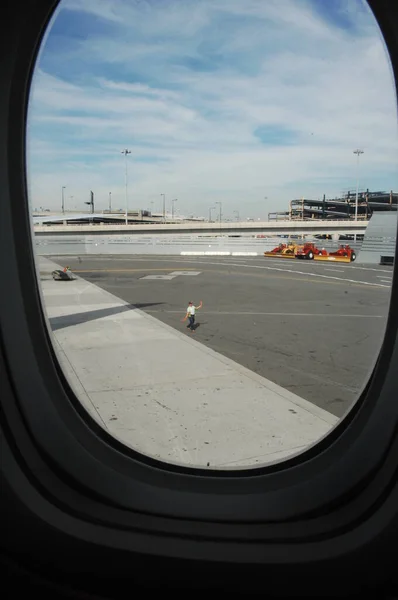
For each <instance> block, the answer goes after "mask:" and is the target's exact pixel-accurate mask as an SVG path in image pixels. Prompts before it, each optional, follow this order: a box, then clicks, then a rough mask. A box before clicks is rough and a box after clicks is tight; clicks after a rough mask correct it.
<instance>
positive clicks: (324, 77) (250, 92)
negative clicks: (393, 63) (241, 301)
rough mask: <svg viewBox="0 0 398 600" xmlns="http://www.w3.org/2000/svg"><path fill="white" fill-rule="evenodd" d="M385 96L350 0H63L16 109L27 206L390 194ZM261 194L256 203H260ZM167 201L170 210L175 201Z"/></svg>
mask: <svg viewBox="0 0 398 600" xmlns="http://www.w3.org/2000/svg"><path fill="white" fill-rule="evenodd" d="M397 139H398V138H397V118H396V101H395V93H394V89H393V82H392V77H391V70H390V65H389V61H388V58H387V54H386V51H385V49H384V44H383V41H382V40H381V37H380V34H379V31H378V28H377V25H376V23H375V20H374V18H373V15H372V14H371V13H370V11H369V9H368V7H367V4H366V3H365V2H364V1H363V0H344V1H343V0H327V1H325V0H62V1H61V2H60V5H59V7H58V10H57V12H56V14H55V15H54V18H53V20H52V23H51V25H50V26H49V28H48V31H47V35H46V37H45V39H44V40H43V43H42V47H41V51H40V55H39V57H38V60H37V64H36V70H35V75H34V79H33V84H32V89H31V98H30V106H29V118H28V155H27V159H28V178H29V188H30V199H31V204H32V207H33V208H35V207H39V206H45V207H49V208H53V209H57V208H59V207H60V203H61V188H62V186H66V193H65V198H66V206H67V207H69V208H70V209H83V208H84V207H85V205H84V202H85V201H87V200H88V199H89V192H90V190H93V191H94V192H95V197H96V205H97V208H98V209H101V208H106V207H107V205H108V197H109V192H112V204H113V206H114V207H115V208H124V206H125V188H124V157H123V155H122V154H121V150H122V149H123V148H125V147H127V148H129V149H130V150H131V155H129V156H128V170H129V188H128V191H129V194H128V196H129V207H130V208H149V209H151V208H153V210H155V211H156V210H160V209H161V204H162V199H161V194H162V193H165V194H166V203H167V208H168V209H170V206H169V205H170V203H171V199H173V198H178V202H177V205H178V207H179V210H180V212H181V214H196V215H202V216H207V214H208V208H209V207H210V206H213V205H214V202H215V201H220V200H221V201H222V202H223V213H224V215H225V216H228V215H229V216H231V217H232V215H233V211H235V210H239V212H240V215H241V217H254V218H256V217H257V218H258V217H260V218H267V214H268V212H269V211H273V210H284V209H285V208H286V207H287V203H288V201H289V200H290V199H292V198H299V197H302V196H307V197H313V198H318V197H321V196H322V195H323V193H326V194H327V195H328V196H335V195H338V194H339V193H340V192H341V190H343V189H354V188H355V182H356V171H355V164H356V163H355V160H356V157H355V155H354V154H353V150H354V149H355V148H357V147H360V148H362V149H363V150H364V154H363V155H361V157H360V171H359V174H360V187H363V188H366V187H369V188H371V189H387V190H389V189H395V190H397V189H398V175H397V159H398V141H397ZM265 198H266V199H265ZM176 208H177V206H176Z"/></svg>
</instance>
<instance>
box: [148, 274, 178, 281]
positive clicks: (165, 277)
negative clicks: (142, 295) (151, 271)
mask: <svg viewBox="0 0 398 600" xmlns="http://www.w3.org/2000/svg"><path fill="white" fill-rule="evenodd" d="M175 277H176V275H147V276H146V277H140V280H141V279H163V280H167V281H170V280H171V279H174V278H175Z"/></svg>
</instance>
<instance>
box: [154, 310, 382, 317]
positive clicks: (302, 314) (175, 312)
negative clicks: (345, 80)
mask: <svg viewBox="0 0 398 600" xmlns="http://www.w3.org/2000/svg"><path fill="white" fill-rule="evenodd" d="M143 310H144V312H148V313H158V314H161V313H169V314H181V311H183V312H184V309H183V308H181V310H151V309H148V310H146V309H143ZM201 314H203V315H249V316H250V315H252V316H269V317H339V318H347V319H385V318H386V315H357V314H351V315H345V314H336V313H282V312H244V311H241V312H232V311H225V310H219V311H211V310H205V311H202V313H201Z"/></svg>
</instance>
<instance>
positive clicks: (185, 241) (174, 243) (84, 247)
mask: <svg viewBox="0 0 398 600" xmlns="http://www.w3.org/2000/svg"><path fill="white" fill-rule="evenodd" d="M284 241H285V240H284V239H283V238H278V237H274V238H271V237H268V238H249V237H239V238H238V237H215V236H208V237H205V236H203V237H202V236H194V235H190V236H189V235H185V236H183V235H180V236H176V235H163V236H148V235H142V236H141V235H137V234H135V235H130V236H129V235H95V236H93V235H62V234H58V235H54V234H52V235H43V234H40V235H36V236H35V247H36V252H37V254H39V255H43V256H46V255H47V256H51V255H53V256H60V255H65V256H68V255H85V254H104V255H105V254H112V255H114V254H152V255H181V256H262V255H263V253H264V252H266V251H269V250H272V248H274V247H275V246H277V245H278V244H279V243H281V242H284ZM297 241H298V243H300V241H301V240H297ZM315 241H316V243H317V245H318V246H319V247H321V248H323V247H325V248H326V249H327V250H332V249H336V248H337V247H338V242H331V241H328V242H326V241H324V240H315ZM359 246H360V244H354V245H353V247H355V248H356V249H358V248H359Z"/></svg>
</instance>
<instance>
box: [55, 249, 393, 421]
mask: <svg viewBox="0 0 398 600" xmlns="http://www.w3.org/2000/svg"><path fill="white" fill-rule="evenodd" d="M49 258H51V259H52V260H54V261H55V262H57V263H58V264H63V265H65V264H68V265H69V266H70V268H71V269H72V271H75V272H76V273H77V274H78V275H79V276H80V277H82V278H84V279H86V280H87V281H89V282H90V283H94V284H96V285H97V286H100V287H101V288H103V289H104V290H107V291H108V292H110V293H111V294H113V295H114V296H117V297H119V298H121V299H122V300H124V301H126V302H129V303H130V304H132V305H135V306H137V307H138V308H140V309H141V310H143V311H145V312H146V313H148V314H150V315H152V316H153V317H156V318H157V319H159V320H160V321H162V322H164V323H166V324H167V325H169V326H172V327H173V328H175V329H176V330H178V331H181V332H186V335H189V336H192V337H194V338H195V340H196V341H198V342H200V343H202V344H204V345H206V346H208V347H209V348H211V349H212V350H215V351H216V352H219V353H220V354H223V355H224V356H226V357H228V358H230V359H232V360H233V361H235V362H237V363H239V364H241V365H242V366H244V367H246V368H248V369H250V370H251V371H253V372H255V373H257V374H259V375H261V376H263V377H266V378H267V379H269V380H271V381H273V382H274V383H276V384H278V385H280V386H282V387H283V388H285V389H287V390H289V391H291V392H293V393H294V394H297V395H298V396H300V397H302V398H304V399H306V400H309V401H310V402H312V403H313V404H315V405H317V406H319V407H321V408H323V409H324V410H327V411H329V412H330V413H332V414H333V415H335V416H337V417H340V416H342V415H343V414H344V413H345V412H346V411H347V410H348V408H349V407H350V406H351V405H352V403H353V402H354V401H355V400H356V399H357V398H358V397H359V395H360V393H361V391H362V389H363V388H364V386H365V384H366V382H367V379H368V377H369V375H370V373H371V371H372V369H373V367H374V364H375V361H376V358H377V355H378V352H379V349H380V346H381V343H382V339H383V336H384V331H385V324H386V315H387V312H388V304H389V300H390V292H389V290H390V286H391V279H392V268H389V267H377V266H374V265H372V266H366V265H357V264H355V263H350V264H347V263H342V264H336V263H315V262H313V261H306V260H303V261H300V260H283V259H272V258H271V259H267V258H264V257H255V258H254V257H253V258H252V257H225V258H223V257H216V256H212V257H178V256H170V257H152V256H151V257H148V256H147V257H145V256H140V257H138V256H120V255H118V256H117V257H110V256H109V255H107V256H95V255H90V256H81V257H77V256H62V257H56V256H53V257H49ZM189 300H192V301H193V302H194V303H195V304H196V305H197V304H199V301H200V300H203V309H202V310H200V311H198V312H197V329H196V331H195V333H189V331H188V330H187V329H186V327H185V325H184V324H183V323H181V318H183V316H184V314H185V311H186V307H187V304H188V301H189ZM192 368H193V369H194V368H195V365H192Z"/></svg>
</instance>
